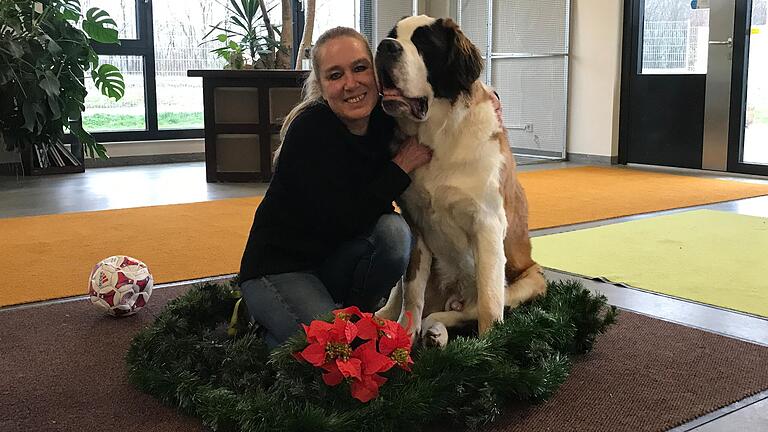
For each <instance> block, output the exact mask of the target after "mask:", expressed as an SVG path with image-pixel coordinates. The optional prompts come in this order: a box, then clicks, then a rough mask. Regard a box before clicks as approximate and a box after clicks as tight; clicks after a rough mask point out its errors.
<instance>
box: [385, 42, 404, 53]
mask: <svg viewBox="0 0 768 432" xmlns="http://www.w3.org/2000/svg"><path fill="white" fill-rule="evenodd" d="M379 51H381V52H382V53H384V54H389V55H396V54H400V53H401V52H403V46H402V45H400V42H398V41H397V40H395V39H384V40H382V41H381V42H380V43H379Z"/></svg>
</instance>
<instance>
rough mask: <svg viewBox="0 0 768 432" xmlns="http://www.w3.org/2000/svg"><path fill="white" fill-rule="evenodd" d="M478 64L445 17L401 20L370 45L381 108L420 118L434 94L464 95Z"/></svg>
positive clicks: (426, 112) (479, 68) (445, 96)
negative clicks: (372, 47) (382, 95)
mask: <svg viewBox="0 0 768 432" xmlns="http://www.w3.org/2000/svg"><path fill="white" fill-rule="evenodd" d="M482 69H483V60H482V57H481V56H480V52H479V51H478V50H477V48H476V47H475V46H474V45H473V44H472V42H470V40H469V39H468V38H467V37H466V36H465V35H464V33H462V32H461V30H460V29H459V26H458V25H456V23H455V22H454V21H453V20H451V19H450V18H445V19H444V18H440V19H435V18H431V17H428V16H425V15H421V16H413V17H406V18H403V19H401V20H400V21H399V22H398V23H397V24H396V25H395V27H394V28H393V29H392V31H390V32H389V34H388V35H387V38H385V39H384V40H382V41H381V43H379V47H378V49H377V50H376V71H377V73H378V78H379V85H380V87H381V89H382V93H383V94H384V98H383V105H384V111H386V112H387V113H388V114H390V115H393V116H396V117H406V118H409V119H411V120H414V121H424V120H426V119H427V118H428V116H429V107H430V104H431V103H432V102H433V100H434V99H435V98H442V99H447V100H449V101H450V102H451V103H454V102H456V100H457V99H458V98H459V96H461V95H462V94H469V93H470V91H471V87H472V83H474V82H475V81H476V80H477V79H478V78H479V77H480V72H481V71H482Z"/></svg>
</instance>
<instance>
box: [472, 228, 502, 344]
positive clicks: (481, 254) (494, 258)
mask: <svg viewBox="0 0 768 432" xmlns="http://www.w3.org/2000/svg"><path fill="white" fill-rule="evenodd" d="M476 228H477V229H476V232H475V238H474V242H473V249H474V250H473V252H474V254H475V272H476V274H475V278H476V283H477V324H478V330H479V331H480V334H481V335H482V334H484V333H485V332H486V331H488V330H489V329H490V328H491V326H492V325H493V323H494V322H496V321H502V320H503V319H504V262H505V258H504V229H503V228H502V227H501V225H500V224H496V223H493V221H485V222H480V223H478V224H477V225H476Z"/></svg>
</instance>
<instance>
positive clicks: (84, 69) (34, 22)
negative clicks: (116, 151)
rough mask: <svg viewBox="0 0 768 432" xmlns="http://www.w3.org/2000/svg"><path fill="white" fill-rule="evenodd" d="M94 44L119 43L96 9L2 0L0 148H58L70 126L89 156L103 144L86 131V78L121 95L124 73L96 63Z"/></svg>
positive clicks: (66, 0) (74, 0)
mask: <svg viewBox="0 0 768 432" xmlns="http://www.w3.org/2000/svg"><path fill="white" fill-rule="evenodd" d="M93 42H99V43H106V44H116V43H119V40H118V33H117V29H116V25H115V22H114V21H113V20H112V19H111V18H110V17H109V15H108V14H107V12H105V11H103V10H101V9H99V8H91V9H89V10H88V11H85V13H83V11H82V10H81V7H80V2H79V0H40V1H30V0H0V145H4V146H5V148H6V149H7V150H9V151H22V150H25V149H27V148H28V147H29V146H33V148H34V149H35V150H36V151H38V152H39V151H40V150H42V153H38V154H43V155H45V154H46V151H47V150H48V149H49V148H51V147H54V146H56V147H58V148H63V146H62V139H63V138H64V132H65V131H69V132H71V133H72V134H74V135H75V136H76V137H77V138H78V140H79V141H80V142H81V143H83V144H84V145H85V149H86V150H87V152H88V154H89V155H90V156H94V154H96V155H98V156H99V157H106V151H105V149H104V146H102V145H101V144H99V143H97V142H96V141H95V140H94V138H93V136H91V134H89V133H88V132H87V131H85V130H84V129H83V127H82V124H81V122H80V121H77V120H79V119H80V115H81V113H82V112H83V111H84V110H85V96H86V93H87V91H86V88H85V85H84V78H85V76H86V74H90V79H92V80H93V81H94V83H95V85H96V88H98V89H99V90H100V91H101V92H102V93H103V94H104V95H105V96H108V97H110V98H112V99H114V100H119V99H120V98H121V97H122V96H123V94H124V92H125V83H124V81H123V76H122V74H121V73H120V71H119V70H118V68H116V67H115V66H113V65H110V64H99V57H98V55H97V54H96V52H95V51H94V49H93V48H92V46H91V45H92V43H93Z"/></svg>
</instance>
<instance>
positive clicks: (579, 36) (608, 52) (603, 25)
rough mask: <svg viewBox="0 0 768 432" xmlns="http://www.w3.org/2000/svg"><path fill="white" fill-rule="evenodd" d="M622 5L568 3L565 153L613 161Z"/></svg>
mask: <svg viewBox="0 0 768 432" xmlns="http://www.w3.org/2000/svg"><path fill="white" fill-rule="evenodd" d="M622 26H623V1H622V0H573V1H572V3H571V46H570V54H571V55H570V73H569V86H570V88H569V92H568V98H569V102H568V104H569V107H568V132H567V142H568V144H567V146H568V153H569V154H572V155H573V156H574V157H572V159H574V160H578V159H579V156H581V155H589V156H597V157H598V158H600V157H602V159H605V158H608V157H610V158H612V159H613V160H614V161H615V158H616V156H617V155H618V136H619V100H620V94H621V42H622Z"/></svg>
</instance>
